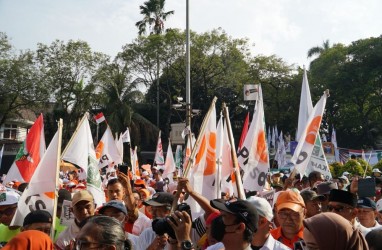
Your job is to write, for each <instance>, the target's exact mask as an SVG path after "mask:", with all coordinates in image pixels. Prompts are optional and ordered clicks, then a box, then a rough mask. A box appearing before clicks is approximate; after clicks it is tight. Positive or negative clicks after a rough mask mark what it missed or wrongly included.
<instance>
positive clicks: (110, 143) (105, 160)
mask: <svg viewBox="0 0 382 250" xmlns="http://www.w3.org/2000/svg"><path fill="white" fill-rule="evenodd" d="M95 151H96V158H97V160H98V161H99V163H98V167H99V168H100V169H101V168H104V167H106V166H108V165H109V164H113V165H118V164H122V155H121V154H120V152H119V150H118V148H117V145H116V144H115V140H114V137H113V134H112V132H111V129H110V127H109V126H107V127H106V130H105V133H104V134H103V136H102V138H101V140H100V141H99V142H98V145H97V147H96V150H95Z"/></svg>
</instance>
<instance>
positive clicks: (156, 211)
mask: <svg viewBox="0 0 382 250" xmlns="http://www.w3.org/2000/svg"><path fill="white" fill-rule="evenodd" d="M151 214H152V215H153V219H155V218H165V217H166V216H167V215H169V214H170V210H168V209H167V208H166V206H151Z"/></svg>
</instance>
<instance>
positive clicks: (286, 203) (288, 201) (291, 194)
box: [276, 190, 305, 212]
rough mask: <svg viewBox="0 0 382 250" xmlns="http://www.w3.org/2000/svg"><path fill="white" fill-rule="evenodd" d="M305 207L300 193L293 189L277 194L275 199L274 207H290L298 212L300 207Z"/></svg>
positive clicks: (278, 208)
mask: <svg viewBox="0 0 382 250" xmlns="http://www.w3.org/2000/svg"><path fill="white" fill-rule="evenodd" d="M304 207H305V203H304V200H303V199H302V197H301V195H300V194H299V193H297V192H295V191H292V190H288V191H283V192H281V193H280V194H279V196H278V197H277V201H276V209H277V210H281V209H283V208H288V209H291V210H293V211H295V212H300V211H301V208H304Z"/></svg>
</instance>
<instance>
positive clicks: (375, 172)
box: [373, 168, 382, 177]
mask: <svg viewBox="0 0 382 250" xmlns="http://www.w3.org/2000/svg"><path fill="white" fill-rule="evenodd" d="M381 174H382V172H381V170H379V169H378V168H374V169H373V177H380V176H381Z"/></svg>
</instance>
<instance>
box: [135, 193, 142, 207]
mask: <svg viewBox="0 0 382 250" xmlns="http://www.w3.org/2000/svg"><path fill="white" fill-rule="evenodd" d="M142 193H143V192H142ZM133 196H134V201H135V204H134V205H135V207H141V205H142V199H141V197H140V196H139V194H137V193H133Z"/></svg>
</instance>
